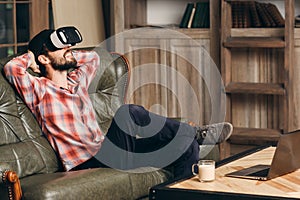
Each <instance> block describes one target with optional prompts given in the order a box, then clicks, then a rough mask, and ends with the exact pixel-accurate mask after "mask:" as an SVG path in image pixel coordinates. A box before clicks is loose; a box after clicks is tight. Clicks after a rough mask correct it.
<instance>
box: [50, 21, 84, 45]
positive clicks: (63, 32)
mask: <svg viewBox="0 0 300 200" xmlns="http://www.w3.org/2000/svg"><path fill="white" fill-rule="evenodd" d="M50 40H51V43H52V44H53V46H54V47H55V48H57V49H62V48H66V47H70V46H74V45H76V44H77V43H80V42H81V41H82V36H81V34H80V32H79V31H78V29H77V28H75V27H74V26H67V27H61V28H59V29H57V30H55V31H54V32H53V33H51V35H50Z"/></svg>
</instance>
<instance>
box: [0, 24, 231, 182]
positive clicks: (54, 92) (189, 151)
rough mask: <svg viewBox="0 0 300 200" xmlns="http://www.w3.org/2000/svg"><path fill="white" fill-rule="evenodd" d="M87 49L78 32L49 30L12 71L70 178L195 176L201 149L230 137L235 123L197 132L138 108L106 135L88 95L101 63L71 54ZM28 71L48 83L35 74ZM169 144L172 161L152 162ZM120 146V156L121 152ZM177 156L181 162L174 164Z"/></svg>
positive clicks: (91, 55) (127, 109) (122, 112)
mask: <svg viewBox="0 0 300 200" xmlns="http://www.w3.org/2000/svg"><path fill="white" fill-rule="evenodd" d="M79 42H81V35H80V33H79V31H78V30H77V29H76V28H74V27H62V28H60V29H58V30H48V29H47V30H43V31H41V32H40V33H39V34H37V35H36V36H35V37H34V38H33V39H32V40H31V41H30V42H29V45H28V50H29V51H28V53H25V54H23V55H21V56H18V57H16V58H14V59H12V60H11V61H10V62H8V63H7V64H6V66H5V67H4V72H5V74H6V77H7V79H8V80H9V82H10V83H11V84H12V85H13V86H14V87H15V88H16V90H17V91H18V93H19V94H20V96H21V98H22V99H23V100H24V102H25V103H26V104H27V106H28V107H29V108H30V110H31V111H32V113H33V114H34V116H35V117H36V119H37V121H38V123H39V125H40V127H41V129H42V131H43V133H44V134H45V136H46V137H47V138H48V140H49V142H50V144H51V145H52V147H53V148H54V149H55V151H56V152H57V153H58V155H59V156H60V159H61V161H62V164H63V166H64V168H65V170H66V171H69V170H79V169H86V168H95V167H112V168H117V169H125V170H126V169H132V168H138V167H144V166H153V167H173V169H174V176H175V177H178V176H188V175H191V166H192V164H194V163H196V162H197V161H198V160H199V144H217V143H220V142H223V141H225V140H226V139H228V138H229V137H230V135H231V133H232V125H231V124H230V123H226V122H224V123H217V124H211V125H207V126H203V127H196V126H190V125H189V124H187V123H181V122H178V121H175V120H172V119H169V118H165V117H163V116H160V115H156V114H154V113H151V112H149V111H147V110H146V109H144V108H143V107H142V106H138V105H132V104H131V105H123V106H121V107H120V108H119V109H118V110H117V111H116V113H115V116H114V118H113V120H112V123H111V125H110V128H109V129H108V131H107V133H103V132H102V131H101V127H99V124H98V123H97V120H96V115H95V111H94V108H93V105H92V102H91V99H90V97H89V94H88V87H89V84H90V83H91V81H92V80H93V78H94V76H95V75H96V70H97V68H98V67H99V66H100V59H101V58H99V56H98V54H97V53H96V52H95V51H74V50H71V49H70V47H71V46H73V45H75V44H76V43H79ZM28 68H31V69H32V70H33V71H34V72H37V73H40V74H41V76H40V77H36V76H32V75H30V74H29V73H28V72H27V69H28ZM70 69H73V70H71V71H70ZM137 135H143V136H144V137H142V138H140V137H137ZM145 136H146V137H145ZM175 138H177V139H176V140H175ZM173 141H175V142H173ZM172 143H173V146H172V145H171V144H172ZM166 145H170V146H171V147H170V148H171V151H168V153H169V154H170V155H168V156H161V157H160V156H154V157H151V156H150V154H151V152H155V151H159V149H160V148H163V147H165V146H166ZM115 147H116V149H119V150H118V151H113V150H112V149H114V148H115ZM171 154H174V155H176V156H174V159H173V160H169V161H167V162H166V161H165V160H167V158H169V157H172V155H171ZM160 165H162V166H160Z"/></svg>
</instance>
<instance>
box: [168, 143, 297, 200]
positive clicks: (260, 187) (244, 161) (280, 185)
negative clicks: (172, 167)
mask: <svg viewBox="0 0 300 200" xmlns="http://www.w3.org/2000/svg"><path fill="white" fill-rule="evenodd" d="M275 148H276V147H268V148H266V149H263V150H261V151H258V152H255V153H253V154H250V155H247V156H245V157H243V158H240V159H238V160H235V161H233V162H230V163H228V164H225V165H222V166H221V167H218V168H217V169H216V180H215V181H213V182H206V183H201V182H199V181H198V179H197V177H196V176H195V177H192V178H190V179H187V180H184V181H181V182H177V183H174V184H171V185H168V186H167V187H169V188H177V189H192V190H205V191H212V192H225V193H236V194H251V195H262V196H275V197H288V198H299V199H300V169H299V170H297V171H295V172H292V173H289V174H286V175H284V176H281V177H277V178H274V179H272V180H268V181H258V180H249V179H241V178H232V177H225V176H224V175H225V174H227V173H230V172H233V171H236V170H240V169H243V168H246V167H250V166H253V165H257V164H267V165H270V164H271V161H272V158H273V155H274V153H275Z"/></svg>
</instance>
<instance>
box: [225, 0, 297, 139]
mask: <svg viewBox="0 0 300 200" xmlns="http://www.w3.org/2000/svg"><path fill="white" fill-rule="evenodd" d="M279 1H281V2H283V4H284V11H285V15H284V16H285V19H284V27H259V28H257V27H255V28H254V27H250V28H232V26H233V25H231V23H230V22H232V20H233V13H232V9H233V5H236V3H235V2H248V1H243V0H222V1H221V11H222V12H221V69H222V70H221V71H222V77H223V80H224V82H225V86H226V87H225V90H226V91H225V92H226V95H227V113H226V120H227V121H230V122H232V124H233V126H234V127H235V128H234V133H233V135H232V137H231V138H230V142H231V143H234V144H256V145H258V144H269V143H276V142H277V140H278V138H279V136H280V134H282V133H287V132H289V131H291V130H293V126H292V124H293V122H292V121H293V120H294V119H293V118H292V117H291V113H293V109H294V108H293V92H292V90H293V89H292V88H293V86H292V83H293V72H294V69H293V67H294V34H295V35H297V34H299V31H298V30H297V29H295V28H294V11H295V8H294V0H291V1H289V0H279ZM258 2H259V3H262V4H263V3H269V2H270V1H258ZM235 20H236V19H235ZM235 23H236V22H235ZM232 24H233V23H232ZM240 48H245V49H246V50H244V51H239V50H237V49H240ZM233 69H234V70H233ZM233 77H235V78H234V80H233ZM245 78H246V80H243V79H245ZM250 80H256V81H250ZM275 108H276V109H277V110H276V109H275ZM275 110H276V111H275Z"/></svg>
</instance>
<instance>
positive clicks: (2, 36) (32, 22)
mask: <svg viewBox="0 0 300 200" xmlns="http://www.w3.org/2000/svg"><path fill="white" fill-rule="evenodd" d="M49 4H50V3H49V0H2V1H1V0H0V58H3V57H7V56H10V55H13V54H15V53H22V52H25V51H26V50H27V45H28V41H29V40H30V38H31V37H32V36H33V35H35V34H36V33H38V32H39V31H41V30H42V29H45V28H48V27H49Z"/></svg>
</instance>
